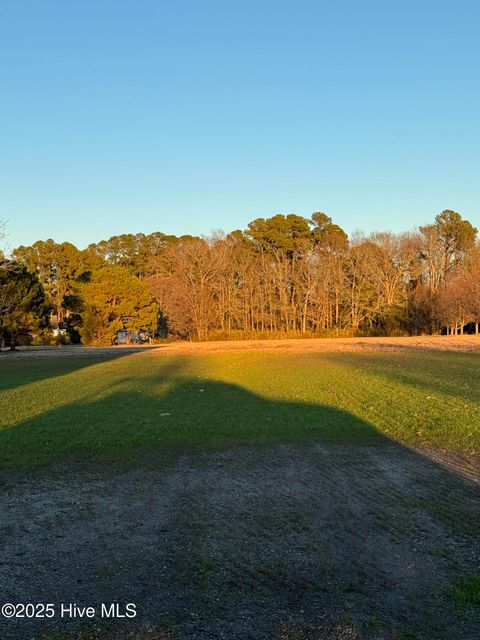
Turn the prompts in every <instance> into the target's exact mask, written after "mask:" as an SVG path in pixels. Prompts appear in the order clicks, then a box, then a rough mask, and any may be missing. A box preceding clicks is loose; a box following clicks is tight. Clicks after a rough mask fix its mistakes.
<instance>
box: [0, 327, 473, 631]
mask: <svg viewBox="0 0 480 640" xmlns="http://www.w3.org/2000/svg"><path fill="white" fill-rule="evenodd" d="M415 340H416V339H415ZM392 341H393V342H392ZM419 341H420V342H419V343H416V342H413V341H410V342H408V339H390V340H387V339H373V340H371V341H370V342H369V341H368V340H367V342H365V341H364V340H357V339H354V340H352V341H351V342H350V345H351V346H350V348H348V343H346V342H345V341H325V342H324V343H323V347H321V346H320V344H319V343H320V342H322V341H313V340H312V341H293V342H294V343H302V345H305V348H304V351H303V352H301V351H300V347H301V345H298V344H297V345H296V344H293V342H292V347H291V348H290V346H289V345H287V344H283V343H284V342H285V341H278V342H277V341H272V342H267V344H266V345H265V346H264V345H263V344H261V345H259V344H258V343H256V347H257V348H256V350H255V349H254V344H255V343H253V344H252V343H248V345H245V343H214V344H207V343H200V344H192V345H167V346H165V347H159V348H155V349H151V350H141V352H137V350H134V349H133V350H122V349H112V350H101V351H92V350H90V351H89V350H82V351H81V352H80V351H76V352H73V350H68V349H67V350H63V351H62V350H58V352H61V353H62V354H63V355H65V357H56V356H55V355H53V354H52V352H50V351H41V350H40V351H36V352H35V357H32V355H31V354H29V353H28V352H23V353H21V354H18V355H13V356H10V355H9V356H7V357H5V358H4V356H5V354H2V356H1V357H0V403H1V414H0V482H1V485H0V486H1V491H0V513H2V514H3V515H2V519H1V521H0V540H1V541H2V547H3V550H4V554H3V561H2V563H1V565H0V584H2V587H1V590H2V600H3V601H6V602H27V601H34V602H47V601H48V602H54V603H59V602H76V603H79V604H83V605H89V604H93V605H97V604H98V603H100V602H110V601H118V602H121V603H125V602H135V603H136V604H137V610H138V617H137V618H136V619H134V620H129V621H121V622H118V623H117V626H113V627H112V626H111V625H110V626H109V625H106V624H105V623H101V622H100V623H99V622H98V621H96V622H95V624H86V623H82V622H81V621H70V623H66V622H65V621H63V623H62V621H61V620H54V621H53V622H52V624H51V625H50V626H51V627H52V631H45V629H44V627H45V628H46V627H47V626H48V625H47V624H46V623H45V622H42V621H37V623H34V622H32V621H31V620H17V621H16V622H13V621H10V622H8V623H6V622H5V621H3V629H2V633H1V637H2V638H3V637H5V638H11V639H17V638H18V639H22V638H24V639H27V638H28V639H29V640H30V639H31V638H34V637H35V638H42V637H45V638H55V640H61V639H62V640H63V638H73V637H80V636H77V634H78V633H79V632H77V631H76V630H77V629H79V628H80V629H82V628H83V629H84V631H83V632H82V633H83V636H82V637H85V638H97V637H98V638H102V639H103V638H108V639H109V640H113V639H115V640H116V639H117V638H118V639H119V640H120V639H121V638H125V639H126V638H136V639H138V640H140V639H142V640H143V639H144V638H145V639H148V638H152V639H155V638H157V639H160V638H161V639H164V640H167V639H168V640H175V639H177V638H178V639H179V640H186V639H192V640H193V639H194V638H200V639H205V640H206V639H210V638H227V639H229V638H232V639H233V640H237V639H238V640H240V639H242V640H243V639H244V638H251V639H252V640H260V639H263V638H266V639H267V638H268V639H270V638H272V639H278V640H301V639H309V640H317V639H319V640H322V639H323V638H325V639H326V640H330V639H332V640H333V639H338V640H340V639H347V638H348V639H355V640H357V639H358V640H359V639H362V640H363V639H375V640H407V639H417V640H420V639H423V640H444V639H445V640H448V639H451V640H458V639H460V638H461V639H462V640H478V638H479V631H478V630H479V628H480V609H479V599H480V590H479V586H478V582H479V579H478V576H479V575H480V544H479V541H480V539H479V531H480V457H479V451H480V353H478V352H477V351H478V350H479V349H478V346H479V344H480V340H478V339H476V338H471V337H464V338H462V337H453V338H448V339H447V338H438V339H419ZM430 341H432V342H430ZM329 342H335V343H336V345H335V346H333V347H329V345H328V343H329ZM314 343H316V344H314ZM450 343H451V344H452V345H453V346H452V347H447V345H448V344H450ZM219 345H223V346H222V347H220V346H219ZM359 345H361V346H360V347H359ZM382 345H383V346H382ZM392 345H393V346H392ZM432 345H436V346H432ZM440 345H441V346H440ZM462 345H463V346H462ZM180 349H183V351H182V352H180V351H176V350H180ZM296 349H299V351H296ZM285 350H286V352H285ZM77 354H78V355H77ZM194 356H195V357H194ZM0 624H1V622H0ZM55 629H57V630H60V631H61V635H58V633H57V632H56V631H55ZM42 634H44V635H43V636H42Z"/></svg>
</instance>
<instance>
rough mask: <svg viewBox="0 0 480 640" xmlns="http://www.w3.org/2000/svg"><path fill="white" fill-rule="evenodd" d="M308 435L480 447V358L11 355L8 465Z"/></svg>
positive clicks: (6, 403) (4, 440)
mask: <svg viewBox="0 0 480 640" xmlns="http://www.w3.org/2000/svg"><path fill="white" fill-rule="evenodd" d="M308 440H318V441H321V442H336V443H346V442H372V443H379V444H380V443H382V442H387V441H390V440H394V441H399V442H402V443H406V444H408V445H412V446H416V447H417V446H420V447H421V446H438V447H443V448H448V449H460V450H467V451H474V450H479V449H480V356H479V355H477V354H465V353H440V352H429V353H419V352H411V353H356V354H348V353H343V354H260V353H247V354H242V353H235V354H222V355H219V354H214V355H204V356H193V357H189V358H188V357H175V356H163V355H154V356H150V355H148V354H145V355H127V356H122V357H118V358H114V359H108V360H99V359H93V358H78V359H75V360H73V359H70V358H48V359H47V358H45V359H33V358H32V359H20V358H19V359H18V360H11V359H8V360H7V359H5V360H3V361H2V360H1V358H0V467H3V468H13V469H15V468H29V467H33V466H36V465H40V464H44V463H48V462H53V461H56V460H61V459H65V458H72V457H73V458H74V459H84V458H85V457H87V458H88V459H90V458H91V457H95V458H98V459H100V460H114V461H115V460H120V461H122V460H128V459H129V458H133V457H134V456H135V455H136V454H137V453H141V452H145V451H148V450H149V449H151V448H152V446H154V445H155V446H156V445H165V446H164V449H165V450H167V449H168V448H169V447H170V448H171V447H184V446H186V445H188V446H201V447H206V446H209V447H218V446H225V445H229V444H233V443H265V442H286V441H308ZM161 448H162V447H160V449H161ZM158 449H159V448H158V447H156V450H158Z"/></svg>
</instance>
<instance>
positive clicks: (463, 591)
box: [453, 573, 480, 609]
mask: <svg viewBox="0 0 480 640" xmlns="http://www.w3.org/2000/svg"><path fill="white" fill-rule="evenodd" d="M453 600H454V602H455V605H456V606H457V607H459V608H462V609H463V608H465V607H472V606H473V607H478V608H479V609H480V573H474V574H470V575H466V576H461V577H459V578H457V579H456V580H455V583H454V587H453Z"/></svg>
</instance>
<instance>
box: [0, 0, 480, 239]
mask: <svg viewBox="0 0 480 640" xmlns="http://www.w3.org/2000/svg"><path fill="white" fill-rule="evenodd" d="M479 25H480V2H479V0H471V1H468V0H457V1H456V2H452V1H451V0H449V1H448V2H447V1H444V0H414V1H410V0H398V1H396V2H394V1H393V0H363V1H360V0H350V1H349V0H344V1H341V0H339V1H337V2H333V1H332V0H328V1H325V0H323V1H322V0H312V1H302V0H289V1H288V2H285V1H283V0H272V1H270V0H268V1H267V0H215V1H212V0H131V1H130V0H94V1H91V0H68V1H66V0H58V1H52V0H41V1H40V0H31V1H26V0H0V72H1V82H0V115H1V118H0V220H1V219H3V220H8V232H9V244H10V245H11V247H15V246H17V245H18V244H21V243H22V244H29V243H31V242H33V241H34V240H37V239H45V238H48V237H53V238H54V239H55V240H58V241H62V240H69V241H71V242H74V243H75V244H77V245H78V246H81V247H82V246H85V245H86V244H88V243H89V242H92V241H96V240H100V239H102V238H106V237H109V236H111V235H116V234H119V233H128V232H138V231H143V232H145V233H148V232H151V231H154V230H158V231H163V232H166V233H175V234H182V233H195V234H201V233H209V232H210V231H211V230H212V229H218V228H223V229H224V230H226V231H230V230H232V229H235V228H245V226H246V224H247V223H248V222H249V221H250V220H252V219H254V218H256V217H259V216H264V217H265V216H271V215H274V214H275V213H298V214H300V215H306V216H308V215H310V214H311V213H312V212H314V211H325V212H326V213H328V214H329V215H330V216H332V217H333V219H334V221H335V222H337V223H338V224H340V225H341V226H343V227H344V228H345V229H346V230H347V231H348V232H351V231H352V230H354V229H357V228H363V229H365V230H367V231H370V230H374V229H392V230H401V229H408V228H411V227H413V226H416V225H419V224H423V223H425V222H426V221H429V220H433V217H434V216H435V215H436V213H438V212H439V211H442V210H443V209H447V208H449V209H454V210H456V211H459V212H460V213H461V214H462V215H463V216H464V217H466V218H467V219H469V220H470V221H471V222H473V223H474V224H475V225H476V226H478V227H480V104H479V103H480V100H479V99H480V87H479V80H480V38H479Z"/></svg>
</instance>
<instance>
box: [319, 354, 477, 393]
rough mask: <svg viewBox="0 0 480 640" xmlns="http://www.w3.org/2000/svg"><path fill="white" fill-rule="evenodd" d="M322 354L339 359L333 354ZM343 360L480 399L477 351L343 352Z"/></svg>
mask: <svg viewBox="0 0 480 640" xmlns="http://www.w3.org/2000/svg"><path fill="white" fill-rule="evenodd" d="M324 357H325V359H327V360H329V361H330V362H334V363H336V362H338V358H335V355H333V354H325V356H324ZM342 362H343V363H345V364H347V365H352V366H353V367H356V368H358V369H361V370H362V371H366V372H367V373H372V374H373V375H375V376H378V377H381V378H383V379H384V380H387V381H392V382H396V383H399V384H405V385H409V386H412V387H415V388H417V389H423V390H425V391H430V392H432V393H440V394H443V395H448V396H452V397H454V398H463V399H465V400H471V401H474V402H480V353H456V352H448V353H445V351H433V350H432V351H428V352H424V353H419V352H418V350H417V351H415V350H413V349H412V351H411V352H400V351H396V352H392V353H367V352H362V353H344V354H342Z"/></svg>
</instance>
